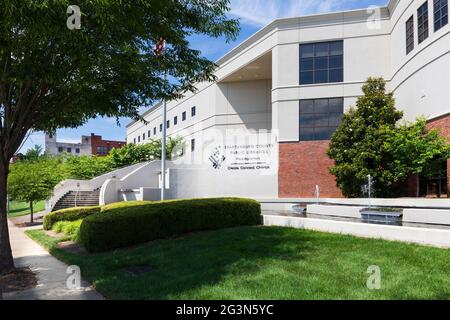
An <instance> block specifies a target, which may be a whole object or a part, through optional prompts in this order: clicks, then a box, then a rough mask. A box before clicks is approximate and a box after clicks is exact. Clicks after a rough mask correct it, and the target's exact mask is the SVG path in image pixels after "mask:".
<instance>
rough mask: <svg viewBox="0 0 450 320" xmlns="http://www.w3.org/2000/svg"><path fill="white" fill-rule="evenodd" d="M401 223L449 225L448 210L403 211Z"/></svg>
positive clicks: (449, 214)
mask: <svg viewBox="0 0 450 320" xmlns="http://www.w3.org/2000/svg"><path fill="white" fill-rule="evenodd" d="M403 222H415V223H426V224H441V225H450V210H433V209H404V210H403Z"/></svg>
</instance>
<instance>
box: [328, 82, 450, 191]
mask: <svg viewBox="0 0 450 320" xmlns="http://www.w3.org/2000/svg"><path fill="white" fill-rule="evenodd" d="M362 90H363V93H364V95H363V96H362V97H360V98H359V99H358V101H357V103H356V108H352V109H350V110H349V111H348V112H347V113H346V114H344V116H343V120H342V123H341V125H340V127H339V128H338V129H337V131H336V132H335V134H334V135H333V137H332V139H331V143H330V147H329V150H328V155H329V157H330V158H331V159H333V160H334V161H335V166H334V167H333V168H331V169H330V171H331V173H332V174H333V175H334V176H335V177H336V181H337V185H338V187H339V188H340V189H341V190H342V192H343V194H344V195H345V196H348V197H361V196H363V192H362V186H363V185H364V184H366V183H367V176H368V175H369V174H370V175H371V176H372V177H373V181H374V189H375V190H374V194H375V196H377V197H392V196H396V195H398V191H399V189H398V188H397V187H398V184H399V183H400V182H403V181H405V179H406V178H407V177H408V175H410V174H414V173H415V174H424V175H428V176H430V175H433V174H435V173H436V172H435V170H434V168H436V163H438V162H439V161H442V160H443V159H447V158H448V157H449V156H450V154H449V146H448V143H447V142H446V140H445V139H444V138H442V137H440V136H439V133H438V132H436V131H428V130H427V128H426V120H425V119H419V120H417V121H416V122H415V123H404V124H401V125H399V124H398V122H399V120H401V119H402V117H403V114H402V112H401V111H398V110H397V109H396V108H395V99H394V97H393V94H392V93H387V92H386V82H385V81H384V80H383V79H382V78H369V79H368V81H367V83H366V84H365V85H364V86H363V87H362Z"/></svg>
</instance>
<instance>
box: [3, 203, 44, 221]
mask: <svg viewBox="0 0 450 320" xmlns="http://www.w3.org/2000/svg"><path fill="white" fill-rule="evenodd" d="M33 209H34V212H35V213H37V212H40V211H43V210H45V201H39V202H36V203H35V204H34V206H33ZM27 214H30V204H29V203H26V202H19V201H11V203H10V207H9V214H8V217H10V218H15V217H21V216H26V215H27Z"/></svg>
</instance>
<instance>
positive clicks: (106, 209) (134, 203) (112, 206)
mask: <svg viewBox="0 0 450 320" xmlns="http://www.w3.org/2000/svg"><path fill="white" fill-rule="evenodd" d="M151 203H155V202H151V201H128V202H116V203H112V204H108V205H106V206H103V207H102V208H101V210H100V211H101V212H109V211H111V210H116V209H120V208H131V207H135V206H142V205H146V204H151Z"/></svg>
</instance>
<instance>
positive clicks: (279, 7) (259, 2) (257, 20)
mask: <svg viewBox="0 0 450 320" xmlns="http://www.w3.org/2000/svg"><path fill="white" fill-rule="evenodd" d="M355 2H357V0H231V11H230V13H231V15H232V16H235V17H237V18H240V19H241V21H242V22H244V23H248V24H252V25H256V26H264V25H267V24H268V23H270V22H272V21H273V20H275V19H278V18H288V17H296V16H303V15H309V14H315V13H324V12H331V11H338V10H343V9H344V8H346V7H348V6H349V5H352V4H354V3H355Z"/></svg>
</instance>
